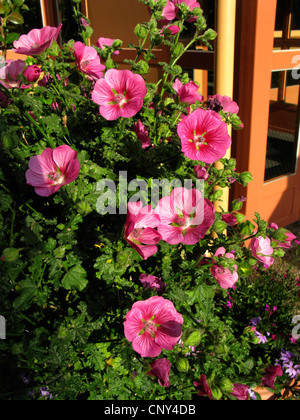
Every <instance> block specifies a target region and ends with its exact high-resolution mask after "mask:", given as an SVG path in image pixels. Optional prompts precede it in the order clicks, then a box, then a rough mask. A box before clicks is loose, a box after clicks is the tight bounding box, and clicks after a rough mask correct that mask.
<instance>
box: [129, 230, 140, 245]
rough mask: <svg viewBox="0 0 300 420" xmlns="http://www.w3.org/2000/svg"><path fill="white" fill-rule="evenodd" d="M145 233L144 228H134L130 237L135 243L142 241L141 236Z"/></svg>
mask: <svg viewBox="0 0 300 420" xmlns="http://www.w3.org/2000/svg"><path fill="white" fill-rule="evenodd" d="M142 235H143V229H133V231H132V232H131V234H130V235H129V237H128V239H129V240H130V241H132V242H135V243H140V239H141V236H142Z"/></svg>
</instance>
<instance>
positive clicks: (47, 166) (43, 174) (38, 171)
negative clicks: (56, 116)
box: [26, 145, 80, 197]
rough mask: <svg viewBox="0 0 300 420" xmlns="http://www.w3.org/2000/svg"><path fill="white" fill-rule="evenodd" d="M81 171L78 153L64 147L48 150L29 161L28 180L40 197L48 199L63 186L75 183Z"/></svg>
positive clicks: (68, 147)
mask: <svg viewBox="0 0 300 420" xmlns="http://www.w3.org/2000/svg"><path fill="white" fill-rule="evenodd" d="M79 171H80V163H79V160H78V159H77V152H76V151H75V150H73V149H71V147H70V146H67V145H63V146H59V147H57V148H56V149H54V150H52V149H49V148H47V149H45V150H44V151H43V153H42V154H41V155H38V156H33V157H32V158H31V159H30V161H29V169H28V170H27V172H26V180H27V184H29V185H32V186H33V187H34V188H35V192H36V193H37V194H38V195H40V196H42V197H48V196H49V195H51V194H54V193H55V192H56V191H58V190H59V189H60V188H61V187H62V186H63V185H67V184H70V183H71V182H73V181H74V180H75V179H76V178H77V177H78V174H79Z"/></svg>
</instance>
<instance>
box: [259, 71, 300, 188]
mask: <svg viewBox="0 0 300 420" xmlns="http://www.w3.org/2000/svg"><path fill="white" fill-rule="evenodd" d="M293 74H294V73H293V71H292V70H286V71H276V72H273V73H272V86H271V100H270V114H269V130H268V143H267V159H266V168H265V181H267V180H270V179H273V178H276V177H279V176H283V175H288V174H293V173H295V171H296V162H297V159H296V156H297V150H298V140H299V91H300V89H299V79H298V80H296V79H295V78H293Z"/></svg>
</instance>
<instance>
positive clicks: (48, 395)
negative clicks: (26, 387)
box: [40, 386, 53, 400]
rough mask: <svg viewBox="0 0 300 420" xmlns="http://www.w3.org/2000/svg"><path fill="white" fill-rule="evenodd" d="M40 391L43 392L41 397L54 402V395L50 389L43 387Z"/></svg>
mask: <svg viewBox="0 0 300 420" xmlns="http://www.w3.org/2000/svg"><path fill="white" fill-rule="evenodd" d="M40 391H41V395H42V397H43V398H48V397H49V399H50V400H52V398H53V395H52V394H50V392H49V388H48V387H47V386H43V387H41V388H40Z"/></svg>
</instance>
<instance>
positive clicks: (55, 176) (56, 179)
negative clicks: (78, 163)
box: [47, 172, 64, 185]
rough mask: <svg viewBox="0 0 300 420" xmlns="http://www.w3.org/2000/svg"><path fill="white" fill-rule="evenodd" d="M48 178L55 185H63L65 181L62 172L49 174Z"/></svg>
mask: <svg viewBox="0 0 300 420" xmlns="http://www.w3.org/2000/svg"><path fill="white" fill-rule="evenodd" d="M47 178H48V179H50V181H52V182H53V185H58V184H61V183H62V182H63V180H64V177H63V175H62V174H61V173H60V172H49V173H48V174H47Z"/></svg>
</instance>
